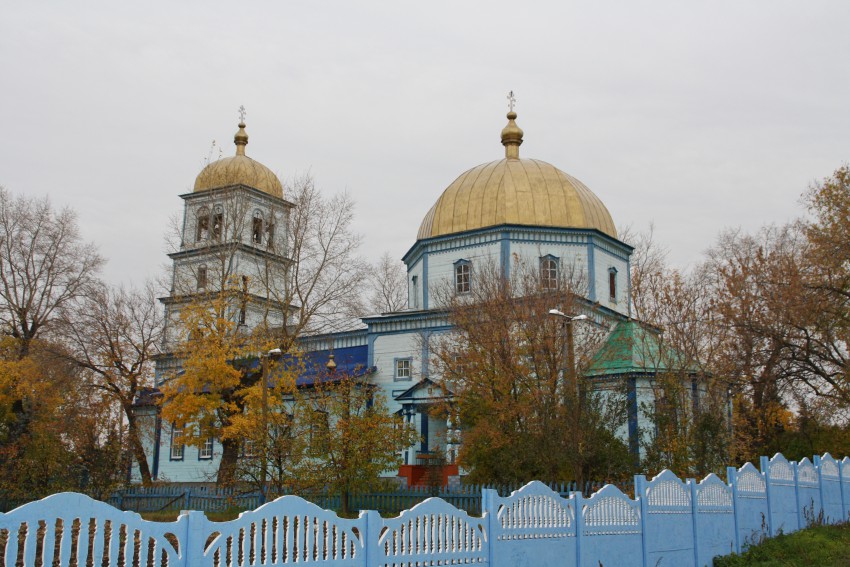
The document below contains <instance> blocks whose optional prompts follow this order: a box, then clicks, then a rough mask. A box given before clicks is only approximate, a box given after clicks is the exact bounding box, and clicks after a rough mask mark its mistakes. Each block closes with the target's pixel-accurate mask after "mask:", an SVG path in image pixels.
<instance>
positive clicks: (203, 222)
mask: <svg viewBox="0 0 850 567" xmlns="http://www.w3.org/2000/svg"><path fill="white" fill-rule="evenodd" d="M196 224H197V230H196V231H195V242H200V241H201V240H206V239H207V238H209V237H210V211H209V209H207V208H206V207H201V208H200V209H198V215H197V221H196Z"/></svg>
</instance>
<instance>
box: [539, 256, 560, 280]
mask: <svg viewBox="0 0 850 567" xmlns="http://www.w3.org/2000/svg"><path fill="white" fill-rule="evenodd" d="M540 288H541V289H557V288H558V259H557V258H555V257H554V256H552V255H551V254H549V255H546V256H543V257H542V258H540Z"/></svg>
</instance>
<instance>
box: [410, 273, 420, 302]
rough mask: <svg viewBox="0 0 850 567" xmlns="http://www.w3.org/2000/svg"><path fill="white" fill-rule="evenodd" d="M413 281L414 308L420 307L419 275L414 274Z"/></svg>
mask: <svg viewBox="0 0 850 567" xmlns="http://www.w3.org/2000/svg"><path fill="white" fill-rule="evenodd" d="M411 282H412V284H413V285H412V287H413V308H414V309H419V276H413V277H412V278H411Z"/></svg>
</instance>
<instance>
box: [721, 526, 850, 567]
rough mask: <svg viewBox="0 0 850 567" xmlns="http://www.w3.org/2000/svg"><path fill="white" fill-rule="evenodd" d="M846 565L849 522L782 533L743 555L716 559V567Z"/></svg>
mask: <svg viewBox="0 0 850 567" xmlns="http://www.w3.org/2000/svg"><path fill="white" fill-rule="evenodd" d="M742 565H746V566H747V567H753V566H754V567H774V566H775V567H796V566H801V567H803V566H805V567H815V566H816V567H846V566H847V565H850V524H848V523H844V524H839V525H835V526H815V527H811V528H807V529H805V530H801V531H798V532H794V533H793V534H788V535H784V534H782V535H779V536H777V537H775V538H772V539H768V540H766V541H764V542H763V543H761V544H759V545H755V546H753V547H751V548H750V549H748V550H747V551H746V552H744V553H742V554H741V555H729V556H727V557H722V558H717V559H715V560H714V567H739V566H742Z"/></svg>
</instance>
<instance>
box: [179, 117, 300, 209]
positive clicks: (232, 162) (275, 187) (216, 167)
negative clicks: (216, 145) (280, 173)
mask: <svg viewBox="0 0 850 567" xmlns="http://www.w3.org/2000/svg"><path fill="white" fill-rule="evenodd" d="M233 143H234V144H236V155H235V156H232V157H226V158H222V159H220V160H217V161H214V162H212V163H211V164H209V165H207V166H206V167H205V168H204V169H203V170H201V173H199V174H198V177H197V178H196V179H195V189H194V192H195V193H197V192H198V191H206V190H208V189H216V188H218V187H227V186H230V185H247V186H248V187H253V188H254V189H258V190H260V191H262V192H263V193H268V194H269V195H273V196H275V197H278V198H281V199H282V198H283V185H281V183H280V179H278V178H277V175H275V174H274V173H273V172H272V170H270V169H269V168H267V167H266V166H264V165H263V164H261V163H260V162H258V161H255V160H253V159H251V158H249V157H248V156H246V155H245V146H247V145H248V134H247V132H245V123H244V122H240V123H239V131H238V132H236V135H235V136H233Z"/></svg>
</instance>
